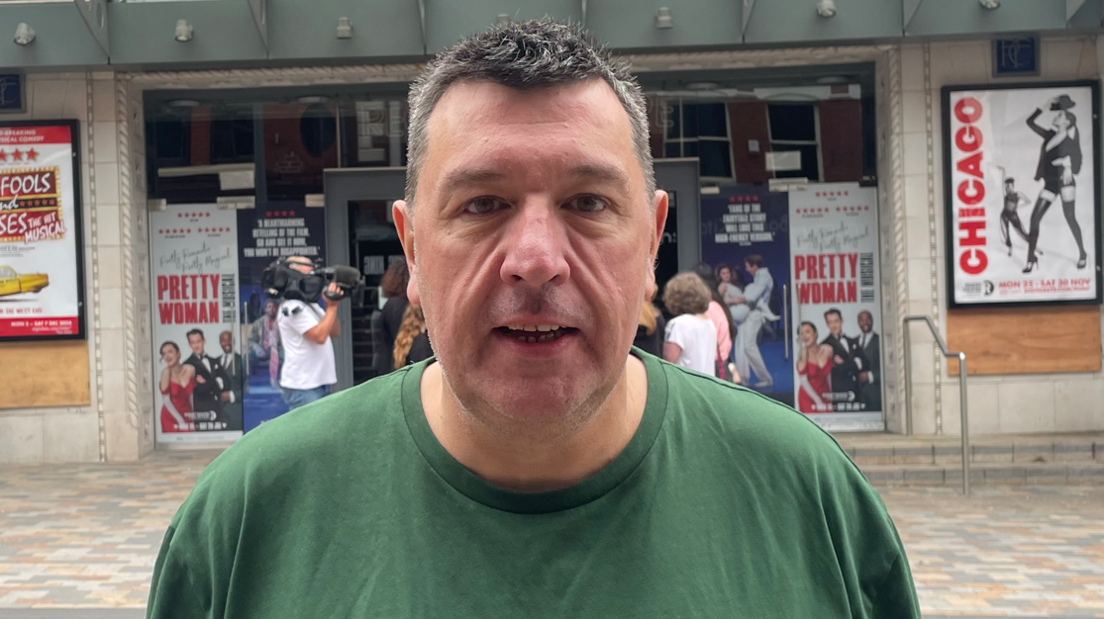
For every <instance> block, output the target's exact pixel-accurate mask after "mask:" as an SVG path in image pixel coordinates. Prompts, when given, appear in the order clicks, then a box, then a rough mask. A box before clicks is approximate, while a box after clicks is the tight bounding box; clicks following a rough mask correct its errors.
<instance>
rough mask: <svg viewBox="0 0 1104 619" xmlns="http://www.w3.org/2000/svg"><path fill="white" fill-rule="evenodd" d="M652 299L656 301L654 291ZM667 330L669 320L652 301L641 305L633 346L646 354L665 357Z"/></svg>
mask: <svg viewBox="0 0 1104 619" xmlns="http://www.w3.org/2000/svg"><path fill="white" fill-rule="evenodd" d="M652 299H655V291H654V290H653V291H652ZM666 329H667V319H665V318H664V317H663V312H661V311H659V308H657V307H656V306H655V304H654V303H652V301H645V302H643V303H641V304H640V322H639V324H637V326H636V338H635V339H633V346H636V347H637V348H639V349H640V350H643V351H644V352H646V353H648V354H650V355H655V356H657V357H661V358H662V357H663V338H664V335H665V333H666Z"/></svg>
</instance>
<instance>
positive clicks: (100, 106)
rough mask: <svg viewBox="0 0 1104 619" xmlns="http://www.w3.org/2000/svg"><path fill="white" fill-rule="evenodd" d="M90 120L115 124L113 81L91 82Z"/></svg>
mask: <svg viewBox="0 0 1104 619" xmlns="http://www.w3.org/2000/svg"><path fill="white" fill-rule="evenodd" d="M92 120H93V121H95V122H115V80H113V79H111V80H94V81H93V82H92Z"/></svg>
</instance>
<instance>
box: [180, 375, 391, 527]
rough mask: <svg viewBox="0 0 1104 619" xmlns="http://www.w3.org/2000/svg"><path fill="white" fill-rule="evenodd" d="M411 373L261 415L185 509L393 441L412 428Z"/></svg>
mask: <svg viewBox="0 0 1104 619" xmlns="http://www.w3.org/2000/svg"><path fill="white" fill-rule="evenodd" d="M406 375H407V371H405V370H401V371H398V372H393V373H391V374H388V375H386V376H382V377H379V378H376V379H373V380H371V381H368V382H367V383H364V384H362V385H359V386H357V387H353V388H351V389H346V390H344V391H340V392H338V393H335V394H333V395H330V396H327V397H325V398H322V399H321V400H318V401H316V402H312V403H311V404H308V405H306V406H303V407H301V408H297V409H295V410H293V411H290V412H288V413H285V414H283V415H281V416H279V417H277V418H275V419H273V420H271V421H267V422H264V423H262V424H261V425H260V426H258V427H257V428H255V429H253V430H252V431H250V432H249V433H248V434H246V435H245V436H243V437H242V438H241V439H240V440H238V442H237V443H235V444H234V445H232V446H231V447H229V448H228V449H227V450H226V451H225V452H223V453H222V454H221V455H220V456H219V457H218V458H216V459H215V461H214V462H212V463H211V465H210V466H208V467H207V469H206V470H205V471H204V472H203V475H202V476H201V477H200V479H199V481H198V482H197V484H196V486H195V490H194V491H193V492H192V495H191V496H190V497H189V498H188V501H187V502H186V503H185V507H184V508H182V509H181V514H183V513H185V512H188V511H189V509H188V508H189V507H190V508H191V509H190V511H192V512H195V511H196V510H197V509H200V508H201V506H202V505H203V504H207V503H210V502H212V501H214V502H216V503H219V504H222V505H227V506H233V505H238V504H239V503H240V502H242V501H244V500H245V498H246V495H252V494H255V493H256V492H262V493H263V492H269V491H271V490H272V489H274V488H277V487H279V486H281V485H284V484H291V483H300V482H301V481H302V480H306V479H317V478H318V476H319V475H327V474H330V473H334V472H337V471H340V470H341V469H342V466H343V465H344V464H346V463H347V462H348V461H349V460H350V458H352V457H353V456H354V455H357V456H358V457H360V456H363V455H364V454H366V453H367V454H369V455H370V454H371V452H373V451H374V452H377V453H378V452H381V451H385V450H387V449H390V448H393V445H394V441H396V440H397V437H399V436H401V435H399V434H397V432H396V431H397V430H400V429H405V423H406V421H405V418H404V416H403V410H402V383H403V380H404V378H405V376H406ZM327 471H328V472H329V473H327ZM200 511H202V510H201V509H200ZM181 514H178V518H180V517H182V516H181Z"/></svg>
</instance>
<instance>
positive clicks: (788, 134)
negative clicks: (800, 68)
mask: <svg viewBox="0 0 1104 619" xmlns="http://www.w3.org/2000/svg"><path fill="white" fill-rule="evenodd" d="M767 127H768V130H769V131H770V145H771V152H772V153H774V154H775V157H774V160H775V161H776V162H777V163H776V166H775V169H774V170H772V171H773V173H774V177H775V178H801V177H804V178H807V179H809V180H810V181H819V180H820V179H821V178H822V177H823V176H824V175H823V174H822V173H821V169H822V168H821V152H820V115H819V114H818V110H817V105H816V104H815V103H771V104H769V105H768V106H767ZM857 137H858V136H856V138H857ZM785 152H796V153H798V155H797V156H798V157H800V159H799V160H797V161H795V160H794V159H795V158H794V157H792V156H791V157H787V158H783V157H780V156H778V153H785ZM783 161H785V164H782V163H781V162H783Z"/></svg>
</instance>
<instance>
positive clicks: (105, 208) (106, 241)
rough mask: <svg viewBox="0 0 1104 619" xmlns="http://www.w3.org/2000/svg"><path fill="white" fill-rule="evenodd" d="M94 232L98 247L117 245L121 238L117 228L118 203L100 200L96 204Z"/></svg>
mask: <svg viewBox="0 0 1104 619" xmlns="http://www.w3.org/2000/svg"><path fill="white" fill-rule="evenodd" d="M96 234H97V235H98V237H99V244H100V247H118V246H119V244H120V240H121V238H122V237H121V231H120V230H119V205H117V204H105V203H104V202H100V203H99V204H97V205H96Z"/></svg>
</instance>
